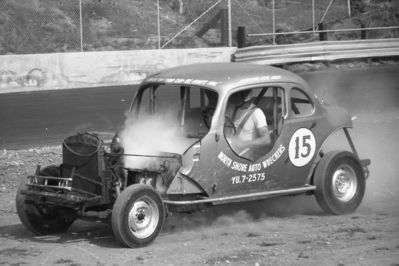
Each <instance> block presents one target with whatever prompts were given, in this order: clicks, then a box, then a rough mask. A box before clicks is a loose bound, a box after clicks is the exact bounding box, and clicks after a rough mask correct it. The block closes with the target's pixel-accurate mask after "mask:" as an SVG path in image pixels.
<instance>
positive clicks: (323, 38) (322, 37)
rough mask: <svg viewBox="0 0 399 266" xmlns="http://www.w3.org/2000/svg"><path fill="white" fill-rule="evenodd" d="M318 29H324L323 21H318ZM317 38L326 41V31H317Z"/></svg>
mask: <svg viewBox="0 0 399 266" xmlns="http://www.w3.org/2000/svg"><path fill="white" fill-rule="evenodd" d="M318 28H319V31H323V30H324V24H323V23H319V27H318ZM319 39H320V41H327V40H328V36H327V32H319Z"/></svg>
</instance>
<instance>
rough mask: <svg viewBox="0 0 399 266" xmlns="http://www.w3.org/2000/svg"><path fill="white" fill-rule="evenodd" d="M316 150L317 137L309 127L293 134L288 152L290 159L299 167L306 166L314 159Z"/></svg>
mask: <svg viewBox="0 0 399 266" xmlns="http://www.w3.org/2000/svg"><path fill="white" fill-rule="evenodd" d="M315 151H316V139H315V137H314V135H313V133H312V131H310V130H309V129H307V128H300V129H298V130H297V131H295V133H294V134H293V135H292V137H291V140H290V145H289V147H288V153H289V157H290V161H291V162H292V164H293V165H295V166H297V167H301V166H304V165H306V164H308V163H309V162H310V160H312V158H313V155H314V153H315Z"/></svg>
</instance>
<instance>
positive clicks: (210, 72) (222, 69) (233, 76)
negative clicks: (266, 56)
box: [144, 63, 312, 94]
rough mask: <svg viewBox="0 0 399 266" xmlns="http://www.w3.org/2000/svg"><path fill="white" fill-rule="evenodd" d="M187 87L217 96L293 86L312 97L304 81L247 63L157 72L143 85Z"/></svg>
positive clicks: (187, 67) (276, 69) (214, 64)
mask: <svg viewBox="0 0 399 266" xmlns="http://www.w3.org/2000/svg"><path fill="white" fill-rule="evenodd" d="M152 82H160V83H167V84H182V85H184V84H190V85H198V86H203V87H208V88H212V89H214V90H216V91H218V92H219V93H226V92H228V91H230V90H231V89H234V88H236V87H240V86H246V85H255V84H257V83H269V82H270V83H278V82H290V83H297V84H299V85H301V87H303V88H304V89H305V90H306V91H307V92H308V94H312V92H311V91H308V90H309V86H308V85H307V83H306V81H305V80H303V79H302V78H301V77H300V76H298V75H296V74H294V73H292V72H289V71H287V70H284V69H281V68H277V67H272V66H265V65H256V64H249V63H203V64H192V65H183V66H179V67H174V68H169V69H166V70H163V71H161V72H158V73H156V74H154V75H152V76H150V77H148V78H147V79H146V80H144V83H152Z"/></svg>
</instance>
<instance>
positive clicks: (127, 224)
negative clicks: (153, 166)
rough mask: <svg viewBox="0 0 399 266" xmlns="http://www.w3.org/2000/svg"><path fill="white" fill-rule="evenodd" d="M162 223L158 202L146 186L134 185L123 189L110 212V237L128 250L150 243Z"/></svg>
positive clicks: (160, 204) (153, 191)
mask: <svg viewBox="0 0 399 266" xmlns="http://www.w3.org/2000/svg"><path fill="white" fill-rule="evenodd" d="M164 220H165V208H164V205H163V202H162V199H161V197H160V195H159V194H158V193H157V192H156V191H155V190H154V189H153V188H152V187H150V186H148V185H142V184H134V185H131V186H129V187H127V188H125V189H124V190H123V191H122V193H121V194H120V196H119V197H118V198H117V200H116V202H115V204H114V207H113V210H112V230H113V232H114V235H115V237H116V238H117V239H118V240H119V242H121V243H122V244H124V245H126V246H128V247H140V246H145V245H148V244H149V243H151V242H152V241H153V240H154V239H155V237H156V236H157V235H158V233H159V232H160V231H161V229H162V225H163V223H164Z"/></svg>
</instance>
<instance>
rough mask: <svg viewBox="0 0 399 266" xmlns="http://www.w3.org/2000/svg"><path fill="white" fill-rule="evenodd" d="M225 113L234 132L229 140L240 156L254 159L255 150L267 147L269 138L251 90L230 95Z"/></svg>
mask: <svg viewBox="0 0 399 266" xmlns="http://www.w3.org/2000/svg"><path fill="white" fill-rule="evenodd" d="M226 115H227V116H228V117H229V118H231V121H232V122H233V124H234V127H235V133H234V135H233V136H231V137H230V138H228V139H230V140H229V142H230V144H231V145H232V146H233V148H234V149H235V151H236V152H238V154H239V155H240V156H244V157H247V158H250V159H253V160H254V159H255V157H256V153H257V152H256V151H261V150H263V148H266V147H269V146H270V144H271V138H270V134H269V129H268V127H267V122H266V117H265V115H264V113H263V111H262V110H261V109H260V108H259V107H257V106H256V105H255V104H254V103H253V102H252V92H251V90H244V91H239V92H236V93H234V94H233V95H231V97H230V99H229V102H228V105H227V109H226Z"/></svg>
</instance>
